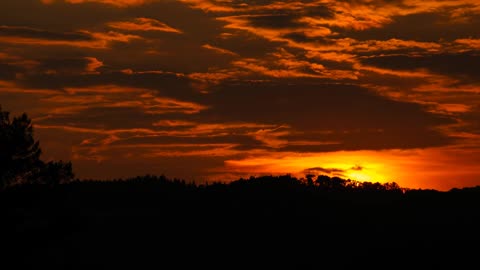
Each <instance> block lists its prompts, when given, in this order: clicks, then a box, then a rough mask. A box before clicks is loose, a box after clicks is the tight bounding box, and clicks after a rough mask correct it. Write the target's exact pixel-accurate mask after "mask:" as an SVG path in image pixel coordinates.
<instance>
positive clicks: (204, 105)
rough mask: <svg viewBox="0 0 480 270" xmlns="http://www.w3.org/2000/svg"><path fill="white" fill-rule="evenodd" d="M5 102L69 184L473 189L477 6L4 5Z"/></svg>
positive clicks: (16, 1) (239, 0)
mask: <svg viewBox="0 0 480 270" xmlns="http://www.w3.org/2000/svg"><path fill="white" fill-rule="evenodd" d="M0 104H1V106H2V108H3V109H4V110H7V111H10V112H11V113H12V114H13V115H18V114H20V113H23V112H26V113H27V114H28V115H29V116H30V117H31V118H32V119H33V123H34V128H35V137H36V138H37V139H39V140H40V144H41V147H42V149H43V159H44V160H60V159H61V160H70V161H72V163H73V166H74V171H75V173H76V176H77V177H79V178H96V179H111V178H117V177H129V176H136V175H145V174H147V173H149V174H157V175H158V174H165V175H166V176H168V177H172V178H173V177H178V178H183V179H186V180H195V181H199V182H202V181H205V180H223V181H227V180H235V179H238V178H239V177H249V176H250V175H263V174H285V173H291V174H293V175H295V176H298V177H303V176H305V174H307V173H312V174H326V175H330V176H340V177H344V178H351V179H356V180H361V181H372V182H376V181H379V182H392V181H395V182H397V183H398V184H400V186H403V187H410V188H425V189H427V188H432V189H438V190H448V189H450V188H453V187H465V186H474V185H480V1H478V0H424V1H419V0H289V1H287V0H278V1H274V0H250V1H247V0H2V1H0Z"/></svg>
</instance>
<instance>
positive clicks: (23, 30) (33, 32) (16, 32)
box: [0, 26, 95, 41]
mask: <svg viewBox="0 0 480 270" xmlns="http://www.w3.org/2000/svg"><path fill="white" fill-rule="evenodd" d="M0 36H7V37H19V38H32V39H47V40H53V41H93V40H95V39H94V38H93V37H92V36H91V35H90V34H88V33H83V32H53V31H48V30H43V29H36V28H30V27H22V26H0Z"/></svg>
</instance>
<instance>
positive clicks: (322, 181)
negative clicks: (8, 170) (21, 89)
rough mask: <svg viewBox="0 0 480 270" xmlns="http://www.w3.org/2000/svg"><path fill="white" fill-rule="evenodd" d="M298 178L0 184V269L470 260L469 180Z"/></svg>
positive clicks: (473, 264)
mask: <svg viewBox="0 0 480 270" xmlns="http://www.w3.org/2000/svg"><path fill="white" fill-rule="evenodd" d="M308 180H309V181H304V180H297V179H295V178H292V177H290V176H283V177H263V178H251V179H249V180H239V181H236V182H233V183H231V184H228V185H227V184H211V185H208V186H196V185H189V184H185V183H184V182H182V181H178V180H174V181H173V180H168V179H166V178H164V177H142V178H137V179H130V180H128V181H116V182H73V183H70V184H63V185H56V186H53V187H51V186H43V185H37V186H31V185H30V186H18V187H12V188H10V189H7V190H5V191H3V192H1V193H0V211H1V224H2V225H1V226H2V228H1V229H2V237H1V238H2V241H1V245H2V248H3V250H5V251H3V252H2V259H1V261H2V264H3V265H8V267H7V268H4V267H2V269H119V268H122V269H212V268H215V269H358V268H362V269H478V267H479V265H480V263H479V259H480V255H479V254H480V253H479V252H480V242H479V241H478V240H479V234H480V226H479V225H480V211H479V210H480V187H477V188H465V189H458V190H452V191H449V192H438V191H434V190H405V189H401V188H399V187H398V186H396V185H380V184H372V183H369V184H364V185H358V183H354V182H350V181H344V180H342V179H338V178H332V179H330V178H325V177H324V178H320V177H319V178H318V179H317V181H310V180H311V179H308Z"/></svg>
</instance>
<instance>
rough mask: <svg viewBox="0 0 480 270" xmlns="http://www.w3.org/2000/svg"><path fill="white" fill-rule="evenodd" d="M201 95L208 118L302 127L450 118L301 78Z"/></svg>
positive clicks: (411, 124)
mask: <svg viewBox="0 0 480 270" xmlns="http://www.w3.org/2000/svg"><path fill="white" fill-rule="evenodd" d="M203 98H204V100H205V101H204V102H202V103H203V104H206V105H207V106H210V107H211V109H209V110H206V111H204V112H203V113H202V115H201V117H205V118H207V119H208V118H211V119H216V120H221V121H224V120H227V119H228V120H233V121H247V122H255V121H259V122H263V123H274V124H286V125H290V126H292V127H295V128H300V129H302V130H318V129H327V130H329V129H337V130H343V129H358V128H361V129H381V128H384V129H385V128H397V127H398V126H401V127H404V128H406V129H412V130H413V129H415V128H424V127H433V126H437V125H441V124H447V123H450V122H451V121H450V120H448V119H445V118H442V117H440V116H436V115H432V114H429V113H426V112H425V111H423V108H422V107H421V106H420V105H418V104H414V103H407V102H397V101H393V100H389V99H387V98H384V97H380V96H377V95H375V94H373V93H371V92H369V91H368V90H367V89H364V88H361V87H358V86H354V85H342V84H321V83H320V84H305V83H302V82H300V80H298V81H293V82H292V81H291V82H290V83H289V82H288V81H284V82H281V81H278V83H250V84H240V85H223V86H222V88H221V90H217V91H216V92H214V93H212V94H211V95H206V96H204V97H203Z"/></svg>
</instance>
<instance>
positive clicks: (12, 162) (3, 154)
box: [0, 106, 42, 187]
mask: <svg viewBox="0 0 480 270" xmlns="http://www.w3.org/2000/svg"><path fill="white" fill-rule="evenodd" d="M41 152H42V151H41V149H40V146H39V142H38V141H35V140H34V138H33V127H32V122H31V120H30V119H29V118H28V116H27V115H26V114H25V113H24V114H22V115H21V116H20V117H15V118H14V119H13V120H10V114H9V112H4V111H2V108H1V106H0V187H5V186H7V185H9V184H12V183H15V182H21V181H26V180H27V179H28V178H30V177H31V176H33V174H35V171H36V170H38V169H39V168H40V167H41V165H42V162H41V161H40V154H41Z"/></svg>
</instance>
